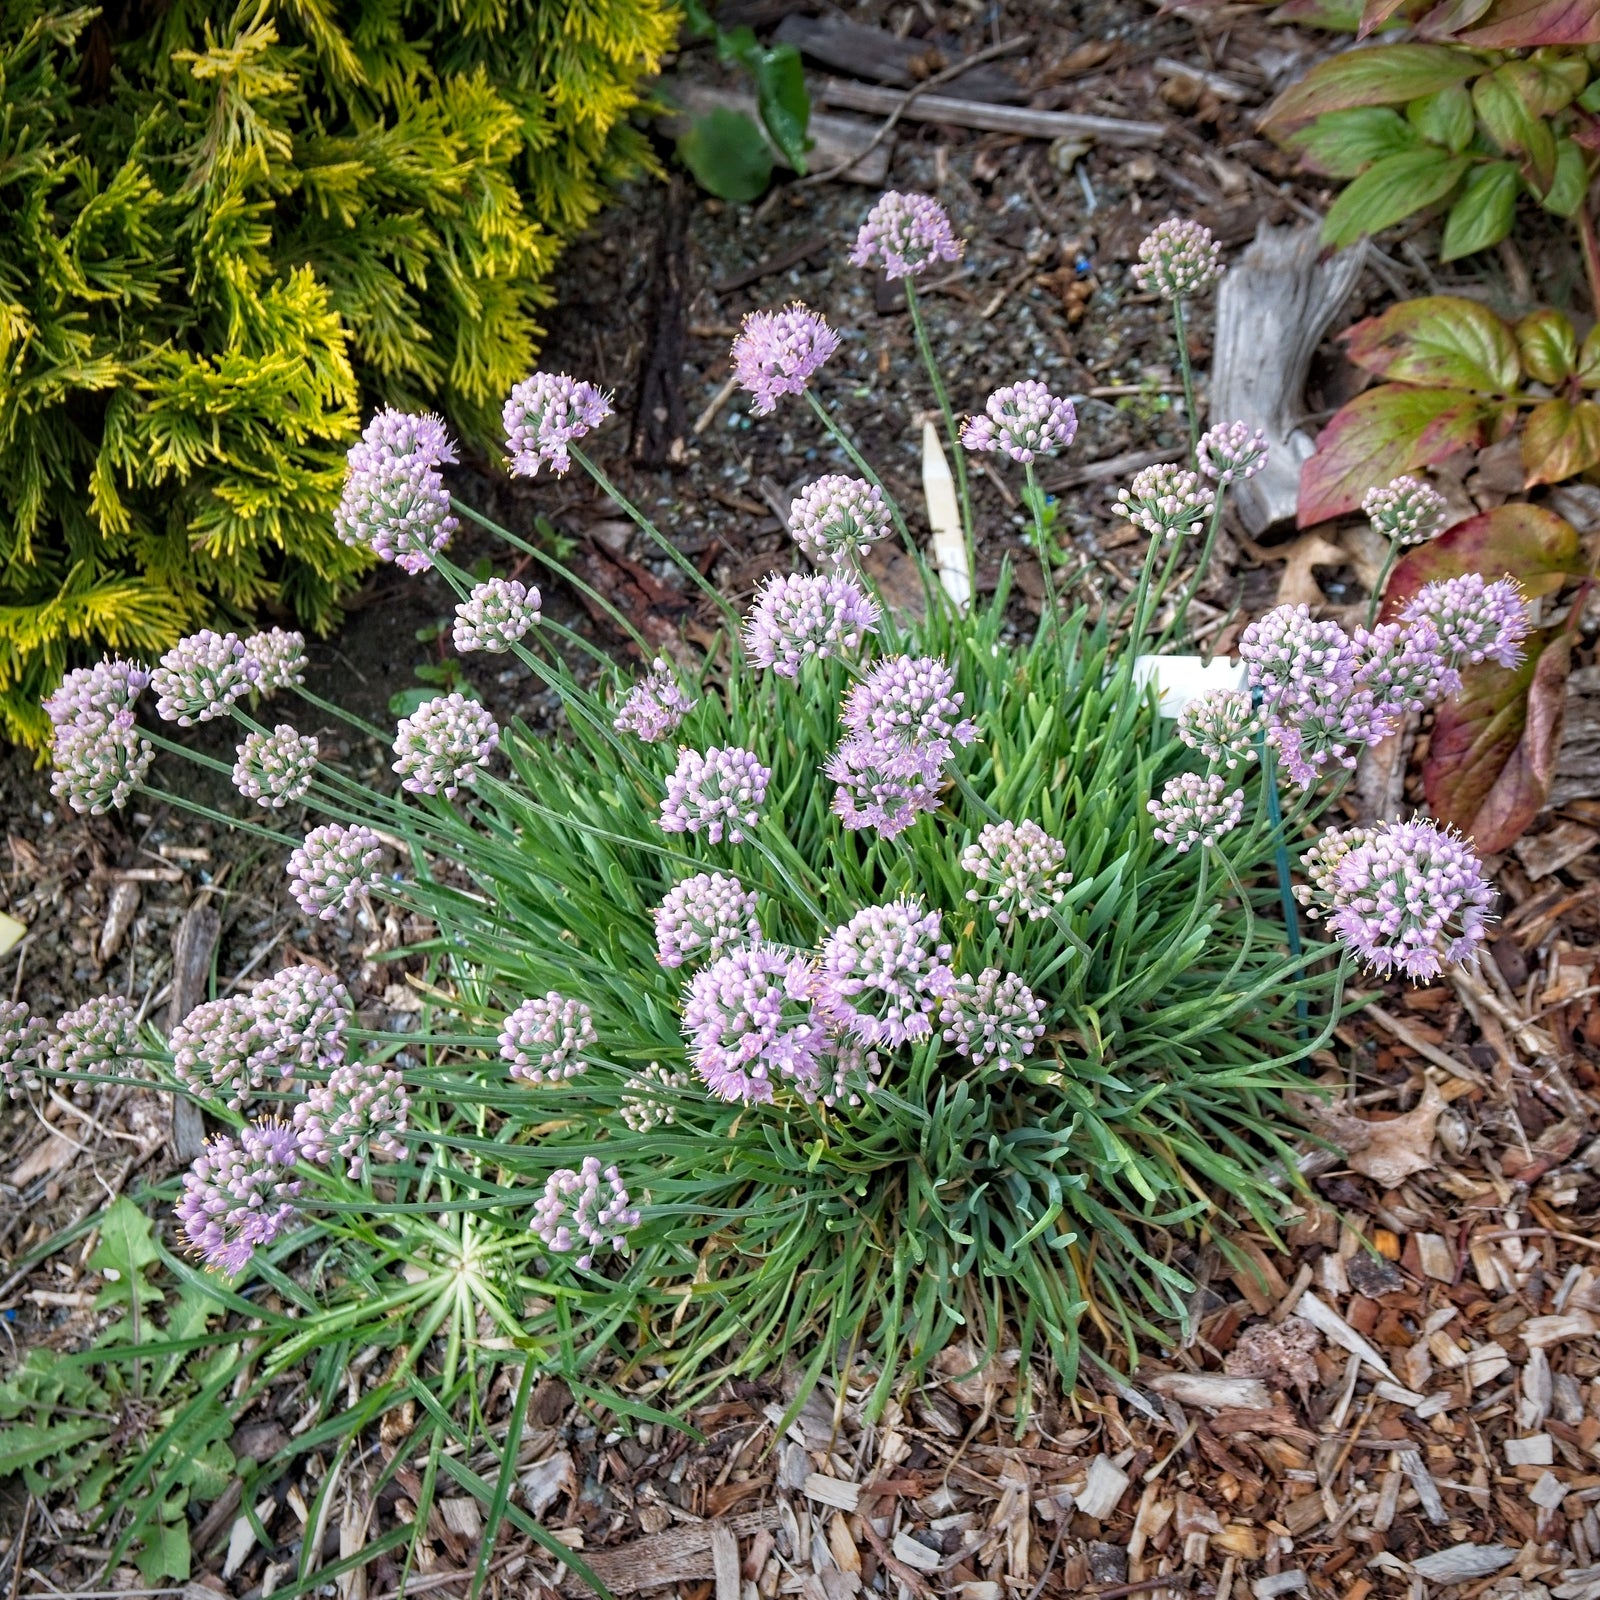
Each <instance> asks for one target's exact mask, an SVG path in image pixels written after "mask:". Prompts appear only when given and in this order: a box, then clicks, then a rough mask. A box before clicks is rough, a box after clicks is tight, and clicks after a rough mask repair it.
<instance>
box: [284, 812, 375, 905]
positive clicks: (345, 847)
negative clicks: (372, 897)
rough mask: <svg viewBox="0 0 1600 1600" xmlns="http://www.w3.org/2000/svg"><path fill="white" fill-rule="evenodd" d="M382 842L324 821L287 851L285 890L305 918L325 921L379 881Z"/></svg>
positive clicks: (358, 827) (362, 830) (364, 831)
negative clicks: (286, 888) (287, 888)
mask: <svg viewBox="0 0 1600 1600" xmlns="http://www.w3.org/2000/svg"><path fill="white" fill-rule="evenodd" d="M382 861H383V841H382V840H381V839H379V837H378V836H377V834H375V833H374V832H373V831H372V829H371V828H368V827H364V826H363V825H362V824H360V823H355V824H353V825H351V826H349V827H347V826H345V824H344V823H342V822H325V823H323V824H322V825H321V826H320V827H316V828H313V829H312V830H311V832H310V833H308V834H307V835H306V836H305V839H304V841H303V842H302V843H300V844H298V845H296V846H295V848H294V849H293V850H291V851H290V852H289V865H288V874H289V892H290V893H291V894H292V895H293V896H294V897H295V899H296V901H298V902H299V906H300V909H301V910H302V911H303V912H305V914H306V915H307V916H308V917H320V918H321V919H322V921H324V922H331V921H332V920H333V919H334V918H335V917H336V916H338V914H339V913H340V912H341V911H342V910H344V909H345V908H347V907H349V906H352V905H354V904H355V902H356V898H357V896H358V895H360V894H361V893H362V891H363V890H366V889H375V888H376V887H377V886H378V885H379V884H380V883H381V882H382V881H383V879H382V876H381V874H380V872H379V868H380V865H381V863H382Z"/></svg>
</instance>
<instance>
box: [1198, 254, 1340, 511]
mask: <svg viewBox="0 0 1600 1600" xmlns="http://www.w3.org/2000/svg"><path fill="white" fill-rule="evenodd" d="M1321 254H1322V244H1321V233H1320V230H1319V229H1318V228H1317V227H1315V226H1310V225H1308V226H1306V227H1301V228H1270V227H1268V226H1266V225H1265V224H1263V225H1262V226H1261V228H1260V229H1259V231H1258V232H1257V234H1256V237H1255V242H1254V243H1253V244H1251V245H1250V246H1249V247H1248V248H1247V249H1246V250H1245V252H1244V254H1243V255H1242V256H1240V258H1239V259H1238V260H1237V261H1235V262H1233V263H1231V264H1230V265H1229V268H1228V271H1227V272H1226V273H1225V274H1224V275H1223V279H1222V282H1221V284H1220V285H1219V286H1218V289H1217V322H1216V336H1215V344H1214V351H1215V353H1214V355H1213V357H1212V362H1211V420H1212V421H1213V422H1233V421H1235V420H1237V421H1242V422H1245V423H1248V424H1249V425H1250V426H1251V427H1253V428H1260V429H1261V430H1262V431H1263V432H1264V433H1265V434H1266V436H1267V441H1268V445H1269V451H1268V455H1267V464H1266V466H1265V467H1264V468H1263V469H1262V470H1261V471H1260V472H1259V473H1257V474H1256V476H1255V477H1253V478H1249V479H1246V480H1245V481H1244V482H1243V483H1237V484H1235V485H1234V488H1233V494H1234V500H1233V503H1234V505H1235V506H1236V507H1237V509H1238V512H1239V516H1240V518H1241V520H1242V521H1243V522H1244V525H1245V527H1246V528H1247V529H1248V530H1249V532H1251V533H1252V534H1259V533H1262V532H1264V531H1265V530H1266V529H1267V528H1270V527H1272V526H1273V525H1274V524H1275V523H1279V522H1286V521H1288V520H1290V519H1291V518H1292V517H1293V516H1294V514H1295V507H1296V504H1297V503H1298V501H1299V497H1300V466H1301V463H1302V462H1304V461H1305V460H1306V459H1307V458H1308V457H1309V456H1310V455H1311V453H1312V450H1313V448H1314V443H1313V440H1312V437H1311V435H1310V434H1309V433H1308V432H1306V431H1305V429H1304V428H1302V427H1301V426H1300V423H1301V419H1302V418H1303V417H1304V416H1305V409H1306V408H1305V383H1306V373H1307V371H1308V369H1309V367H1310V365H1311V357H1312V355H1313V354H1314V353H1315V351H1316V348H1317V346H1318V344H1320V343H1321V341H1322V336H1323V334H1325V333H1326V332H1327V330H1328V327H1329V325H1330V324H1331V323H1332V321H1333V319H1334V317H1335V316H1337V315H1338V312H1339V308H1340V307H1341V306H1342V305H1343V304H1344V303H1345V301H1346V300H1347V299H1348V298H1349V296H1350V291H1351V290H1352V289H1354V288H1355V285H1356V279H1357V278H1358V277H1359V275H1360V272H1361V267H1362V263H1363V261H1364V260H1365V259H1366V246H1365V244H1360V245H1354V246H1352V247H1351V248H1350V249H1348V250H1341V251H1339V252H1338V253H1337V254H1336V255H1334V256H1332V257H1331V258H1329V259H1328V260H1327V261H1323V260H1322V259H1320V258H1321Z"/></svg>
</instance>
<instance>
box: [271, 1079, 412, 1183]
mask: <svg viewBox="0 0 1600 1600" xmlns="http://www.w3.org/2000/svg"><path fill="white" fill-rule="evenodd" d="M410 1111H411V1097H410V1095H408V1094H407V1093H406V1087H405V1084H404V1083H403V1082H402V1081H401V1077H400V1074H399V1072H398V1071H397V1070H396V1069H395V1068H393V1067H386V1066H384V1064H383V1063H382V1062H381V1061H373V1060H360V1061H344V1062H341V1063H340V1064H339V1065H338V1066H336V1067H334V1068H333V1069H332V1070H331V1071H330V1072H329V1074H328V1076H327V1079H326V1081H324V1082H322V1083H314V1084H311V1085H309V1086H308V1088H307V1089H306V1098H305V1099H304V1100H303V1101H302V1102H301V1103H300V1104H299V1105H297V1106H296V1107H295V1108H294V1126H295V1131H296V1133H297V1134H298V1135H299V1139H300V1154H301V1155H302V1156H303V1157H304V1159H305V1160H307V1161H315V1162H316V1163H317V1164H318V1165H319V1166H324V1167H325V1166H327V1165H328V1164H329V1162H330V1161H332V1159H333V1157H334V1156H335V1155H340V1156H343V1157H344V1159H345V1162H346V1163H347V1170H348V1171H349V1174H350V1176H351V1177H352V1178H354V1179H355V1180H356V1182H358V1183H359V1182H360V1181H361V1177H362V1174H363V1173H364V1172H365V1171H366V1163H367V1158H368V1157H369V1156H372V1155H377V1156H381V1157H382V1158H383V1159H384V1160H386V1161H398V1160H399V1159H400V1158H401V1157H402V1156H403V1155H404V1154H405V1153H406V1147H405V1145H404V1143H402V1141H401V1139H400V1135H401V1134H402V1133H404V1132H405V1131H406V1126H407V1119H408V1117H409V1115H410Z"/></svg>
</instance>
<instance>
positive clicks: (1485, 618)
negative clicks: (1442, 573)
mask: <svg viewBox="0 0 1600 1600" xmlns="http://www.w3.org/2000/svg"><path fill="white" fill-rule="evenodd" d="M1400 617H1401V620H1402V621H1404V622H1413V623H1418V622H1430V623H1432V624H1433V626H1434V628H1435V629H1436V630H1437V631H1438V637H1439V647H1440V649H1441V650H1442V651H1443V652H1444V657H1445V664H1446V665H1447V666H1449V667H1451V668H1453V669H1455V670H1457V671H1459V670H1460V669H1461V668H1462V667H1465V666H1472V667H1475V666H1477V665H1478V663H1479V662H1480V661H1493V662H1495V663H1497V664H1498V665H1499V666H1502V667H1508V668H1509V667H1514V666H1516V664H1517V663H1518V662H1519V661H1520V660H1521V659H1522V641H1523V640H1524V639H1526V638H1527V637H1528V634H1529V631H1530V630H1531V629H1532V627H1533V618H1532V615H1531V614H1530V612H1529V610H1528V602H1527V601H1526V600H1525V599H1524V598H1523V595H1522V590H1521V589H1520V588H1519V587H1518V585H1517V582H1516V580H1515V579H1514V578H1501V579H1499V580H1498V581H1497V582H1495V583H1490V582H1489V580H1488V579H1487V578H1485V577H1484V576H1483V574H1482V573H1479V572H1469V573H1466V574H1465V575H1463V576H1462V577H1459V578H1441V579H1440V580H1439V581H1438V582H1436V583H1429V584H1424V585H1423V587H1422V588H1421V589H1420V590H1419V591H1418V592H1417V595H1416V597H1415V598H1414V599H1413V600H1411V602H1410V603H1409V604H1408V605H1407V606H1406V608H1405V609H1404V610H1403V611H1402V612H1401V613H1400Z"/></svg>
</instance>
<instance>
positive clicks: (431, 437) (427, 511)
mask: <svg viewBox="0 0 1600 1600" xmlns="http://www.w3.org/2000/svg"><path fill="white" fill-rule="evenodd" d="M455 459H456V453H455V447H454V445H452V444H451V442H450V438H449V435H448V434H446V432H445V429H444V424H443V423H442V422H440V421H439V419H438V418H437V417H432V416H411V415H408V414H407V413H405V412H402V411H395V410H392V409H390V410H385V411H381V412H379V414H378V415H377V416H376V417H374V418H373V419H372V421H371V422H369V423H368V424H367V427H366V431H365V432H364V433H363V434H362V437H361V442H360V443H359V444H355V445H352V446H351V448H350V450H349V453H348V455H347V456H346V473H345V482H344V494H343V497H342V498H341V499H340V501H339V509H338V510H337V511H336V512H334V516H333V529H334V532H335V533H337V534H338V536H339V537H340V538H341V539H342V540H344V542H345V543H346V544H349V545H357V546H365V547H366V548H367V549H369V550H371V551H372V553H373V554H374V555H375V556H377V557H378V558H379V560H381V561H392V562H394V563H395V565H396V566H398V567H400V568H401V569H402V570H404V571H406V572H411V573H417V572H426V571H427V570H428V568H429V567H431V566H432V565H433V558H434V556H435V555H436V554H438V552H439V551H440V550H442V549H443V548H444V547H445V545H447V544H448V543H449V542H450V536H451V534H453V533H454V532H455V531H456V529H457V528H458V527H459V526H460V523H459V522H458V521H457V519H456V518H455V517H454V516H453V515H452V514H451V511H450V492H449V490H447V489H446V488H445V486H444V478H443V476H442V474H441V473H440V471H439V468H440V467H441V466H442V465H444V464H445V463H446V462H451V461H454V460H455Z"/></svg>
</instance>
